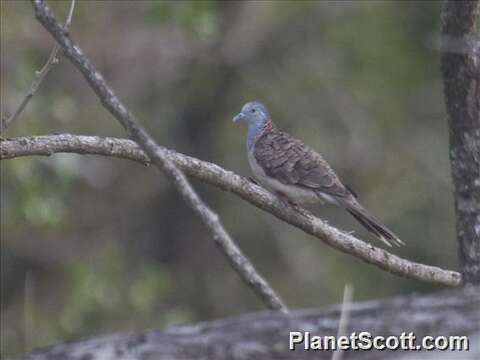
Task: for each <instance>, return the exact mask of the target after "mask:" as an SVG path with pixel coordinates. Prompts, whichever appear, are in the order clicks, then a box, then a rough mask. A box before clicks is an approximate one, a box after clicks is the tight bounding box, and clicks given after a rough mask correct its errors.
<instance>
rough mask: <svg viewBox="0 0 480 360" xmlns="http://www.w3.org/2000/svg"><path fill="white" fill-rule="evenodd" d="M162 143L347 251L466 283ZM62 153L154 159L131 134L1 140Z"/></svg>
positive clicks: (0, 151)
mask: <svg viewBox="0 0 480 360" xmlns="http://www.w3.org/2000/svg"><path fill="white" fill-rule="evenodd" d="M157 147H158V148H161V150H162V151H164V153H165V154H166V156H167V157H168V159H169V160H170V161H171V162H172V163H174V164H175V165H176V166H178V168H180V169H181V170H182V171H184V172H185V173H186V174H187V175H189V176H192V177H195V178H197V179H199V180H202V181H204V182H206V183H209V184H211V185H214V186H216V187H218V188H220V189H222V190H225V191H229V192H233V193H234V194H236V195H238V196H240V197H241V198H242V199H244V200H246V201H248V202H250V203H251V204H253V205H255V206H257V207H259V208H261V209H263V210H265V211H267V212H269V213H271V214H272V215H274V216H276V217H277V218H279V219H281V220H283V221H285V222H287V223H289V224H291V225H293V226H295V227H297V228H299V229H301V230H303V231H305V232H306V233H308V234H311V235H313V236H315V237H316V238H318V239H320V240H322V241H323V242H324V243H326V244H327V245H329V246H332V247H334V248H336V249H338V250H340V251H342V252H344V253H347V254H349V255H352V256H355V257H358V258H359V259H361V260H363V261H365V262H367V263H370V264H374V265H376V266H378V267H379V268H381V269H383V270H386V271H388V272H391V273H393V274H396V275H399V276H403V277H407V278H411V279H415V280H420V281H425V282H431V283H437V284H442V285H447V286H458V285H460V283H461V276H460V274H459V273H457V272H454V271H449V270H443V269H440V268H438V267H435V266H429V265H423V264H419V263H415V262H411V261H408V260H405V259H402V258H400V257H398V256H396V255H393V254H391V253H389V252H388V251H386V250H383V249H380V248H377V247H374V246H373V245H370V244H367V243H365V242H364V241H362V240H359V239H357V238H355V237H354V236H352V235H350V234H347V233H345V232H342V231H340V230H338V229H336V228H334V227H332V226H330V225H328V224H327V223H326V222H324V221H322V220H321V219H319V218H317V217H315V216H313V215H312V214H311V213H309V212H308V211H306V210H304V211H302V212H299V211H297V210H295V209H293V208H292V207H290V206H287V205H285V204H284V203H283V202H282V201H280V200H278V198H277V197H276V196H275V195H273V194H271V193H270V192H268V191H266V190H264V189H263V188H262V187H260V186H257V185H255V184H253V183H252V182H251V181H249V180H248V179H246V178H244V177H241V176H239V175H236V174H235V173H233V172H231V171H228V170H225V169H223V168H221V167H220V166H218V165H216V164H212V163H209V162H206V161H201V160H199V159H196V158H194V157H190V156H187V155H183V154H180V153H178V152H176V151H173V150H169V149H166V148H162V147H159V146H157ZM58 152H69V153H78V154H96V155H104V156H114V157H119V158H125V159H129V160H134V161H138V162H140V163H142V164H146V163H149V157H148V156H147V155H146V154H145V153H144V152H143V151H142V150H141V149H140V147H139V146H138V145H137V144H136V143H135V142H133V141H131V140H126V139H115V138H105V137H99V136H75V135H70V134H63V135H47V136H32V137H22V138H14V139H6V140H3V141H2V142H1V143H0V158H1V159H12V158H15V157H19V156H28V155H52V154H54V153H58Z"/></svg>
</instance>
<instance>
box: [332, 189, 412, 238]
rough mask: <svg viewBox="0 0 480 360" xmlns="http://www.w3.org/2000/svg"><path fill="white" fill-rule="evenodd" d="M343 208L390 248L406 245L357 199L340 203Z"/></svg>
mask: <svg viewBox="0 0 480 360" xmlns="http://www.w3.org/2000/svg"><path fill="white" fill-rule="evenodd" d="M340 203H341V205H342V206H344V207H345V209H346V210H347V211H348V212H349V213H350V214H351V215H352V216H353V217H354V218H355V219H357V220H358V222H359V223H360V224H362V225H363V226H364V227H365V228H366V229H367V230H368V231H370V232H371V233H372V234H373V235H375V236H376V237H377V238H378V239H379V240H380V241H382V242H384V243H385V244H387V245H388V246H390V247H391V246H392V244H394V245H396V246H401V245H405V243H404V242H403V241H402V240H400V239H399V238H398V237H397V236H396V235H395V234H394V233H393V232H392V231H391V230H389V229H388V228H387V227H386V226H385V225H383V224H382V223H381V222H380V221H379V220H378V219H377V218H375V217H374V216H373V215H372V214H370V213H369V212H368V211H367V210H366V209H365V208H364V207H363V206H362V205H361V204H360V203H359V202H358V201H357V200H356V199H355V198H353V197H351V198H349V199H345V200H344V201H341V202H340Z"/></svg>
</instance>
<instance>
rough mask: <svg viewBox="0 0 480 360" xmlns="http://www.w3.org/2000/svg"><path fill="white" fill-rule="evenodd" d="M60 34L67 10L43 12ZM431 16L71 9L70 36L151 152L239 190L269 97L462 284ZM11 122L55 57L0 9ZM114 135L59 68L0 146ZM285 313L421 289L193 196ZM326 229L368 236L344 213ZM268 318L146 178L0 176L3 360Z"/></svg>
mask: <svg viewBox="0 0 480 360" xmlns="http://www.w3.org/2000/svg"><path fill="white" fill-rule="evenodd" d="M49 5H51V7H52V9H53V10H54V11H55V13H56V14H57V16H58V17H59V18H61V19H65V16H66V13H67V11H68V8H69V2H68V1H50V2H49ZM440 5H441V4H440V2H436V1H413V2H407V1H401V2H400V1H398V2H393V1H372V2H368V1H362V2H360V1H352V2H347V1H337V2H334V1H330V2H322V1H311V2H297V1H296V2H287V1H282V2H260V1H257V2H233V1H232V2H217V1H192V2H189V1H182V2H167V1H155V2H153V1H151V2H150V1H131V2H130V1H121V2H109V1H98V2H95V1H78V2H77V6H76V8H75V12H74V15H73V22H72V26H71V32H72V34H73V37H74V38H75V39H76V40H77V41H78V43H79V44H80V46H81V47H82V48H83V49H84V52H85V53H86V54H87V55H88V56H89V57H90V59H91V60H92V61H93V62H94V63H95V64H96V66H97V67H98V69H99V70H100V71H101V72H102V73H103V74H104V76H105V78H106V79H107V81H108V82H109V83H110V84H111V86H112V87H113V88H114V89H115V91H116V92H117V94H118V95H119V96H120V98H121V99H123V100H124V102H125V103H126V104H127V105H128V106H129V107H130V109H131V110H132V111H133V112H134V113H135V114H136V115H137V116H138V118H139V119H140V121H141V122H142V124H143V125H145V126H146V127H147V129H148V130H149V131H150V132H151V134H152V135H153V136H154V137H155V139H157V141H158V142H159V143H160V144H162V145H165V146H168V147H170V148H173V149H175V150H177V151H180V152H182V153H185V154H189V155H192V156H195V157H198V158H200V159H203V160H207V161H211V162H215V163H217V164H219V165H221V166H223V167H225V168H226V169H229V170H233V171H235V172H237V173H239V174H241V175H244V176H248V175H250V172H249V168H248V163H247V158H246V151H245V135H246V129H245V127H244V126H242V125H244V124H232V122H231V118H232V117H233V115H234V114H235V113H236V112H238V111H239V110H240V108H241V106H242V105H243V103H245V102H246V101H248V100H252V99H257V100H261V101H263V102H264V103H265V104H267V106H268V107H269V108H270V111H271V113H272V115H273V119H274V121H275V122H276V123H277V125H278V126H279V127H281V128H283V129H285V130H287V131H289V132H290V133H292V134H293V135H295V136H296V137H299V138H301V139H303V140H304V141H305V142H306V143H307V144H309V145H311V146H312V147H314V148H315V149H317V150H318V151H320V152H321V153H322V154H323V155H324V156H325V158H326V159H327V160H328V161H329V162H330V163H331V164H332V166H333V167H334V168H335V169H336V170H337V172H338V174H339V175H340V177H341V178H342V179H343V180H344V182H345V183H347V184H349V185H350V186H351V187H352V188H353V189H354V190H355V191H356V192H357V193H358V194H359V195H360V200H361V201H362V203H364V205H365V206H366V207H367V208H369V209H370V210H371V211H372V212H373V213H375V214H377V215H378V217H380V218H381V219H383V220H384V222H385V223H386V224H388V226H389V227H390V228H391V229H392V230H394V231H395V232H396V233H397V234H398V235H399V236H400V237H401V238H402V239H403V240H404V241H405V242H406V243H407V246H405V247H403V248H400V249H394V250H393V251H394V252H395V253H397V254H399V255H400V256H403V257H406V258H408V259H411V260H414V261H418V262H423V263H426V264H432V265H437V266H440V267H444V268H451V269H456V268H457V251H456V244H455V236H454V217H453V198H452V185H451V181H450V172H449V170H450V169H449V161H448V133H447V127H446V118H445V113H444V105H443V97H442V86H441V77H440V73H439V53H438V51H436V50H435V49H434V46H432V44H434V43H435V38H436V37H437V35H438V28H439V13H440ZM1 20H2V21H1V23H2V31H1V35H2V38H1V41H2V53H1V90H2V116H5V114H7V113H11V112H13V111H14V110H15V108H16V106H18V104H19V103H20V101H21V99H22V98H23V96H24V95H25V93H26V91H27V89H28V88H29V86H30V83H31V82H32V80H33V76H34V72H35V70H39V69H40V68H41V67H42V66H43V64H44V63H45V61H46V59H47V58H48V55H49V53H50V51H51V49H52V46H53V41H52V38H51V37H50V36H49V34H47V32H46V31H45V30H44V29H43V28H42V27H41V26H40V25H39V24H38V23H37V22H36V20H35V19H34V15H33V10H32V6H31V4H30V3H29V2H27V1H2V2H1ZM63 132H69V133H75V134H88V135H103V136H118V137H124V136H125V133H124V131H123V130H122V129H121V128H120V126H119V125H118V123H117V121H116V120H115V119H113V118H112V116H111V115H110V114H109V113H108V112H107V111H106V110H104V109H103V108H102V106H101V105H100V103H99V101H98V100H97V98H96V96H95V95H94V94H93V92H92V91H91V90H90V88H89V87H88V86H87V84H86V82H85V81H84V79H83V78H82V76H81V75H80V74H79V73H78V72H77V71H76V70H75V68H74V67H73V66H72V65H71V64H70V63H69V62H68V61H67V60H66V59H62V58H60V63H59V64H58V65H56V66H55V67H54V69H53V70H52V71H51V73H50V74H49V75H48V77H47V79H46V80H45V81H44V83H43V84H42V86H41V89H40V90H39V92H38V93H37V95H36V96H35V97H34V98H33V100H32V101H31V102H30V104H29V105H28V107H27V108H26V110H25V111H24V112H23V114H22V115H21V117H20V118H19V119H17V121H16V122H15V123H13V124H12V126H11V127H10V128H9V130H8V132H7V133H6V134H5V135H4V136H7V137H14V136H21V135H43V134H49V133H63ZM192 182H193V184H194V186H195V188H196V189H197V190H198V191H199V193H200V194H201V195H202V197H203V198H204V199H205V200H206V201H207V203H208V204H209V205H211V207H212V208H213V209H214V210H215V211H217V212H218V213H219V214H220V216H221V219H222V220H223V222H224V224H225V226H226V228H227V229H228V231H229V232H230V233H231V235H232V237H233V238H234V239H235V240H236V241H237V242H238V244H239V246H240V247H241V248H242V249H243V250H244V252H245V253H246V254H247V255H248V256H249V257H250V259H251V260H252V261H253V263H254V264H255V265H256V267H257V268H258V270H259V271H260V272H261V273H262V274H263V275H264V276H265V277H266V278H267V279H268V280H269V281H270V283H271V284H272V286H273V287H274V289H276V290H277V291H278V292H279V294H280V295H281V296H282V297H283V298H284V300H285V301H286V303H287V304H288V305H289V306H290V307H291V308H307V307H316V308H318V307H325V306H328V305H330V304H334V303H338V302H341V298H342V294H343V287H344V285H345V283H351V284H352V285H353V287H354V289H355V300H357V301H359V300H366V299H373V298H382V297H387V296H392V295H396V294H404V293H411V292H414V291H418V292H427V291H431V290H432V289H433V287H432V286H429V285H426V284H423V283H420V282H416V281H413V280H407V279H402V278H399V277H397V276H394V275H391V274H389V273H386V272H384V271H380V270H379V269H377V268H375V267H373V266H371V265H368V264H365V263H363V262H361V261H360V260H357V259H356V258H353V257H351V256H347V255H344V254H342V253H339V252H338V251H335V250H333V249H331V248H329V247H327V246H326V245H324V244H323V243H321V242H320V241H319V240H318V239H315V238H313V237H311V236H308V235H306V234H304V233H303V232H301V231H300V230H298V229H296V228H293V227H292V226H289V225H287V224H286V223H282V222H281V221H279V220H277V219H276V218H274V217H273V216H271V215H269V214H267V213H264V212H262V211H260V210H258V209H257V208H255V207H253V206H251V205H250V204H248V203H246V202H245V201H243V200H241V199H240V198H238V197H236V196H235V195H232V194H229V193H226V192H223V191H220V190H219V189H216V188H213V187H210V186H208V185H205V184H203V183H200V182H198V181H195V180H192ZM313 211H314V212H315V213H316V214H317V215H318V216H320V217H321V218H324V219H326V220H328V221H329V223H330V224H332V225H334V226H337V227H339V228H341V229H345V230H354V231H355V234H356V235H357V236H359V237H361V238H362V239H365V240H367V241H371V242H374V243H375V244H377V245H378V243H376V242H375V240H374V239H373V238H372V237H370V236H369V235H368V233H366V232H365V231H364V230H363V229H362V228H361V226H359V225H357V223H356V222H355V221H354V220H353V219H352V218H351V217H350V216H349V215H348V214H347V213H346V212H344V211H341V210H340V209H337V208H333V207H330V206H324V207H321V206H320V207H317V208H313ZM260 310H264V307H263V305H262V304H261V303H260V302H259V300H258V299H257V298H256V297H254V296H253V295H252V293H251V291H250V290H249V289H248V288H247V287H246V286H245V285H244V284H243V283H242V282H241V281H240V280H239V278H238V276H237V275H236V273H235V272H234V271H233V270H232V269H231V268H230V267H229V265H228V264H227V262H226V260H225V259H224V257H223V256H222V255H221V254H220V252H219V251H218V250H217V248H216V247H215V246H214V244H213V241H212V239H211V238H210V236H209V234H208V233H207V231H206V230H205V229H204V228H203V226H202V224H201V223H200V221H199V220H198V219H197V218H196V217H195V216H193V214H192V212H191V211H190V210H189V209H188V208H187V207H186V206H185V204H184V203H183V201H182V200H181V199H180V197H179V195H178V194H177V193H176V191H175V190H174V189H173V187H172V186H171V185H170V184H169V183H168V181H166V180H165V178H164V177H163V176H159V174H158V172H157V171H156V170H155V168H153V167H145V166H142V165H139V164H137V163H133V162H129V161H127V160H119V159H113V158H102V157H99V156H80V155H65V154H62V155H54V156H51V157H48V158H47V157H30V158H19V159H14V160H5V161H2V162H1V314H0V315H1V353H2V355H17V354H21V353H23V352H28V351H31V350H32V349H33V348H35V347H39V346H46V345H49V344H54V343H58V342H63V341H67V340H78V339H82V338H88V337H94V336H97V335H100V334H108V333H114V332H132V331H137V330H140V329H146V328H163V327H165V326H168V325H172V324H182V323H187V322H199V321H205V320H211V319H216V318H222V317H226V316H231V315H236V314H241V313H245V312H253V311H260Z"/></svg>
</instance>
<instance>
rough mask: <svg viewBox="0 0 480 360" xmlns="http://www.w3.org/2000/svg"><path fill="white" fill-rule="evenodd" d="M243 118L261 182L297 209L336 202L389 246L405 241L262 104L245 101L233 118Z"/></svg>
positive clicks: (254, 169)
mask: <svg viewBox="0 0 480 360" xmlns="http://www.w3.org/2000/svg"><path fill="white" fill-rule="evenodd" d="M240 121H242V122H246V123H247V124H248V130H247V154H248V162H249V164H250V168H251V170H252V173H253V175H254V178H255V179H256V180H257V181H258V183H260V185H262V186H263V187H265V188H266V189H267V190H269V191H270V192H273V193H274V194H276V195H277V196H278V197H279V198H280V199H281V200H282V201H284V202H287V203H288V204H290V205H292V206H294V207H297V208H298V207H299V204H301V205H307V204H312V203H330V204H334V205H337V206H339V207H341V208H344V209H345V210H347V211H348V212H349V213H350V214H351V215H352V216H353V217H354V218H355V219H356V220H357V221H358V222H360V224H362V225H363V226H364V227H365V228H366V229H367V230H368V231H369V232H370V233H372V234H373V235H374V236H375V237H376V238H377V239H379V240H380V241H382V242H383V243H384V244H386V245H387V246H390V247H391V246H392V244H393V245H396V246H401V245H404V242H403V241H402V240H400V239H399V238H398V236H396V235H395V234H394V233H393V232H392V231H391V230H389V229H388V228H387V227H386V226H385V225H384V224H382V222H380V221H379V220H378V219H377V218H376V217H375V216H373V215H372V214H371V213H370V212H369V211H368V210H366V209H365V208H364V207H363V206H362V205H361V204H360V202H359V201H358V196H357V194H356V193H354V192H353V190H352V189H350V187H349V186H347V185H345V184H343V183H342V181H341V180H340V178H339V177H338V175H337V174H336V173H335V172H334V171H333V169H332V167H331V166H330V165H329V164H328V162H327V161H326V160H325V159H324V158H323V157H322V156H321V155H320V154H319V153H318V152H316V151H315V150H313V149H312V148H310V147H309V146H307V145H305V144H304V143H303V142H302V141H301V140H298V139H296V138H294V137H293V136H291V135H290V134H288V133H287V132H284V131H282V130H280V129H278V128H277V127H276V125H275V124H274V122H273V121H272V118H271V116H270V113H269V112H268V109H267V107H266V106H265V105H264V104H262V103H261V102H259V101H250V102H247V103H246V104H245V105H243V107H242V109H241V111H240V112H239V113H238V114H237V115H235V117H234V118H233V122H234V123H237V122H240Z"/></svg>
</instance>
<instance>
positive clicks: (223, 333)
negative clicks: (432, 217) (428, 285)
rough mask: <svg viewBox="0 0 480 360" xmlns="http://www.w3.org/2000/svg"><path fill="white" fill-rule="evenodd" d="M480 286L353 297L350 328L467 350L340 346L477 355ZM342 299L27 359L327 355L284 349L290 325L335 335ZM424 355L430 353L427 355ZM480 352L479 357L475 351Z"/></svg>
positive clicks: (67, 347)
mask: <svg viewBox="0 0 480 360" xmlns="http://www.w3.org/2000/svg"><path fill="white" fill-rule="evenodd" d="M478 293H479V288H478V287H477V288H471V287H468V286H467V287H464V288H460V289H454V290H452V289H449V290H447V291H445V290H444V291H441V292H435V293H433V294H428V295H419V294H411V295H408V296H399V297H394V298H391V299H380V300H370V301H365V302H358V303H352V304H351V307H350V321H349V325H348V326H347V329H346V331H347V334H351V333H353V332H356V334H357V335H358V334H359V333H360V332H364V331H366V332H369V333H370V334H371V335H372V336H377V335H381V336H385V337H386V336H390V335H395V336H400V335H401V333H402V332H405V333H406V334H409V333H410V332H412V333H413V334H414V335H415V337H416V341H415V343H414V345H419V344H421V337H423V336H427V335H428V336H442V337H446V336H450V335H452V336H468V338H469V340H470V344H469V345H470V351H450V350H445V351H439V352H433V353H432V352H430V351H428V352H425V351H422V352H419V351H402V350H399V349H397V350H387V349H384V350H375V349H370V350H368V351H366V350H363V351H362V350H360V351H359V350H357V351H348V352H346V353H345V358H347V359H355V360H386V359H392V360H393V359H396V360H398V359H404V360H406V359H408V360H418V359H425V358H428V359H433V357H431V355H434V356H435V359H438V360H440V359H441V360H453V359H458V360H460V359H462V360H466V359H471V360H473V359H478V352H476V351H477V349H478V344H480V343H479V342H478V336H480V328H479V324H480V312H479V311H478V308H479V306H480V301H479V297H478ZM340 314H341V306H335V307H332V308H330V309H326V310H323V311H322V310H316V309H311V310H299V311H292V312H291V313H290V314H289V315H284V314H279V313H272V312H270V313H253V314H244V315H241V316H237V317H230V318H227V319H221V320H217V321H211V322H205V323H199V324H191V325H182V326H174V327H170V328H167V329H165V330H164V331H159V330H153V331H145V332H141V333H136V334H130V335H120V334H116V335H110V336H103V337H98V338H94V339H90V340H86V341H79V342H74V343H65V344H58V345H55V346H52V347H50V348H47V349H44V350H41V351H36V352H34V353H32V354H30V355H27V356H25V357H23V358H22V359H24V360H49V359H70V360H83V359H90V360H113V359H115V360H143V359H156V360H171V359H177V360H187V359H188V360H192V359H208V360H224V359H229V360H240V359H242V360H245V359H262V360H270V359H271V360H273V359H302V360H306V359H315V360H330V358H331V355H332V352H331V351H315V350H309V351H305V350H304V344H298V345H297V346H296V347H295V351H291V350H289V332H290V331H298V332H302V333H303V332H306V331H308V332H310V334H311V335H312V336H318V335H319V336H335V335H336V331H337V329H338V326H339V317H340ZM427 354H429V356H428V357H427ZM476 355H477V356H476Z"/></svg>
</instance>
